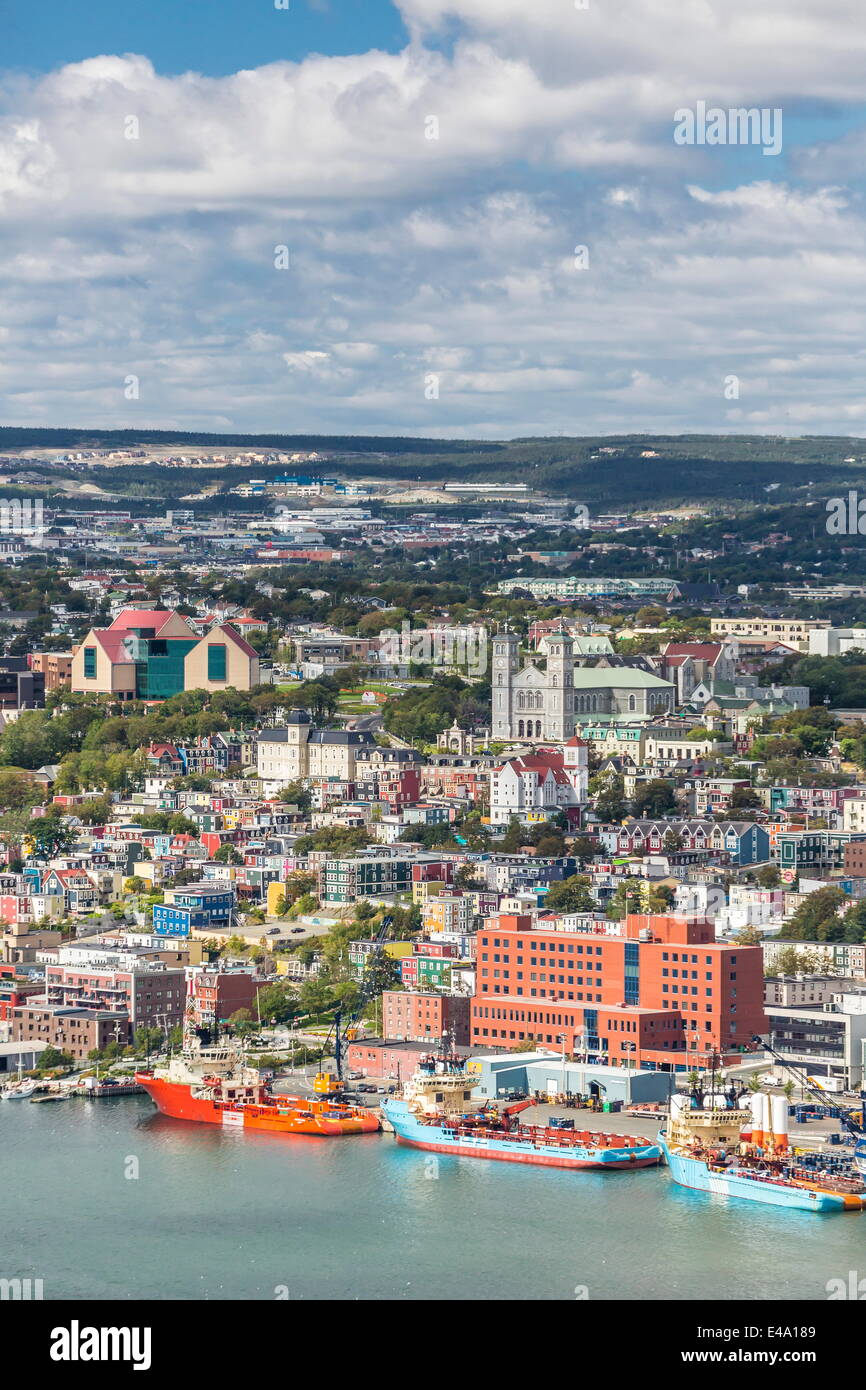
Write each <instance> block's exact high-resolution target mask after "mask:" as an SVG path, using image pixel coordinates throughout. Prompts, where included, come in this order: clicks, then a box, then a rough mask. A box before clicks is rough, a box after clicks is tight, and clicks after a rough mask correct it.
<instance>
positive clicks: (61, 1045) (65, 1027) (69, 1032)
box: [12, 1002, 129, 1060]
mask: <svg viewBox="0 0 866 1390" xmlns="http://www.w3.org/2000/svg"><path fill="white" fill-rule="evenodd" d="M128 1036H129V1019H128V1017H127V1015H126V1014H125V1013H124V1012H121V1011H120V1010H116V1011H115V1010H111V1009H105V1010H100V1009H74V1008H73V1009H67V1008H63V1007H57V1006H55V1005H51V1004H45V1003H39V1004H36V1003H33V1002H30V1003H29V1004H23V1005H22V1006H21V1007H20V1008H16V1009H14V1010H13V1013H12V1041H13V1042H43V1043H47V1044H48V1045H49V1047H56V1048H57V1050H58V1051H59V1052H67V1053H69V1055H70V1056H71V1057H75V1058H77V1059H78V1060H84V1059H85V1058H86V1057H87V1056H88V1054H89V1053H90V1052H92V1051H94V1050H95V1049H97V1048H98V1049H99V1050H100V1051H102V1050H103V1048H106V1047H107V1046H108V1044H109V1043H113V1042H119V1043H120V1044H121V1045H122V1046H126V1043H127V1040H128Z"/></svg>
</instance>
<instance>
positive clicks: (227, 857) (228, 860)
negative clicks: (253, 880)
mask: <svg viewBox="0 0 866 1390" xmlns="http://www.w3.org/2000/svg"><path fill="white" fill-rule="evenodd" d="M243 862H244V861H243V856H242V855H240V854H238V852H237V850H236V849H235V847H234V845H228V844H226V845H220V847H219V849H218V850H217V851H216V853H215V854H214V863H216V864H243Z"/></svg>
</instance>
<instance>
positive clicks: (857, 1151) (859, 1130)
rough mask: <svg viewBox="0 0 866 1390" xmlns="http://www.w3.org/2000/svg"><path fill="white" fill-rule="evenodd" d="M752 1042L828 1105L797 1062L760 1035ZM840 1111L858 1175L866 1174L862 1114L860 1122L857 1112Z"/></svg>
mask: <svg viewBox="0 0 866 1390" xmlns="http://www.w3.org/2000/svg"><path fill="white" fill-rule="evenodd" d="M752 1042H753V1043H754V1045H755V1047H760V1048H763V1050H764V1051H765V1052H769V1054H770V1056H771V1057H772V1058H773V1059H774V1060H775V1061H777V1062H778V1063H779V1065H780V1066H782V1067H785V1069H786V1070H787V1071H789V1072H791V1074H792V1075H793V1076H795V1077H797V1080H798V1082H799V1085H800V1086H801V1087H802V1089H803V1090H804V1091H808V1092H809V1095H810V1096H812V1097H814V1099H816V1100H819V1101H820V1102H821V1104H822V1105H826V1103H827V1092H826V1091H824V1090H822V1088H821V1087H820V1086H819V1085H818V1083H817V1082H816V1081H813V1080H812V1077H811V1076H809V1074H808V1072H806V1071H805V1069H804V1068H803V1067H799V1066H797V1064H796V1062H789V1061H788V1059H787V1057H784V1056H783V1055H782V1053H781V1052H779V1051H777V1049H776V1048H775V1047H773V1045H772V1043H770V1042H767V1040H766V1039H765V1038H762V1037H761V1036H760V1034H758V1033H755V1034H753V1036H752ZM839 1109H840V1110H842V1111H843V1113H842V1115H841V1116H840V1123H841V1125H842V1128H843V1129H846V1130H847V1131H848V1133H849V1134H850V1135H851V1136H852V1138H853V1139H854V1167H855V1168H856V1169H857V1171H858V1173H866V1131H864V1127H863V1121H862V1112H861V1119H860V1120H859V1121H858V1120H856V1119H855V1118H854V1114H855V1112H854V1111H853V1110H848V1109H846V1108H845V1107H844V1106H840V1107H839Z"/></svg>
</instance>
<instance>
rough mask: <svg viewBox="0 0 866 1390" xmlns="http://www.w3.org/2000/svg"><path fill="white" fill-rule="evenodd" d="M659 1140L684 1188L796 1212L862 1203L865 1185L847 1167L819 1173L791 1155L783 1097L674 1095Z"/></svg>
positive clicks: (865, 1197) (844, 1208) (854, 1208)
mask: <svg viewBox="0 0 866 1390" xmlns="http://www.w3.org/2000/svg"><path fill="white" fill-rule="evenodd" d="M720 1101H721V1102H722V1103H719V1102H720ZM659 1144H660V1145H661V1147H662V1150H663V1151H664V1155H665V1159H666V1160H667V1164H668V1167H669V1168H670V1170H671V1177H672V1178H673V1180H674V1182H675V1183H678V1184H679V1185H680V1186H682V1187H690V1188H694V1189H695V1190H697V1191H699V1192H710V1193H714V1194H715V1195H717V1196H720V1197H735V1198H740V1199H743V1200H745V1201H751V1202H764V1203H766V1204H768V1205H770V1206H778V1207H788V1208H791V1209H794V1210H798V1211H814V1212H841V1211H862V1209H863V1207H864V1206H866V1183H864V1181H863V1179H862V1177H861V1176H860V1175H859V1174H858V1173H857V1172H856V1170H855V1169H854V1167H853V1166H852V1165H849V1166H848V1167H841V1168H840V1167H836V1169H835V1171H822V1170H821V1169H820V1168H819V1167H811V1166H810V1165H809V1163H808V1162H807V1161H806V1159H805V1158H803V1157H798V1156H797V1155H794V1154H792V1153H791V1150H790V1146H789V1141H788V1102H787V1099H786V1097H785V1096H784V1095H772V1096H771V1095H766V1094H764V1093H759V1094H756V1095H754V1096H752V1097H751V1105H750V1107H749V1108H748V1109H746V1108H742V1109H741V1108H738V1107H737V1106H736V1105H734V1104H730V1103H727V1102H726V1099H725V1097H723V1096H722V1097H719V1096H715V1095H713V1096H710V1097H709V1103H708V1104H706V1105H697V1104H696V1103H695V1100H694V1098H693V1097H689V1096H684V1095H676V1096H673V1097H672V1099H671V1105H670V1111H669V1114H668V1121H667V1125H666V1127H665V1129H664V1131H663V1132H662V1133H661V1134H660V1135H659Z"/></svg>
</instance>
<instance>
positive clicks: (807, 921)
mask: <svg viewBox="0 0 866 1390" xmlns="http://www.w3.org/2000/svg"><path fill="white" fill-rule="evenodd" d="M848 901H849V899H848V895H847V894H846V893H844V892H843V891H842V889H841V888H832V887H828V888H817V889H816V890H815V892H814V893H810V894H809V895H808V897H807V898H806V900H805V902H802V903H800V906H799V907H798V908H797V910H796V912H795V913H794V914H793V916H792V918H791V920H790V923H789V924H788V935H789V937H790V938H791V940H792V941H841V940H842V938H843V936H844V934H845V923H844V921H843V920H842V918H841V917H840V915H839V908H840V907H841V906H842V905H843V904H844V903H846V902H848Z"/></svg>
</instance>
